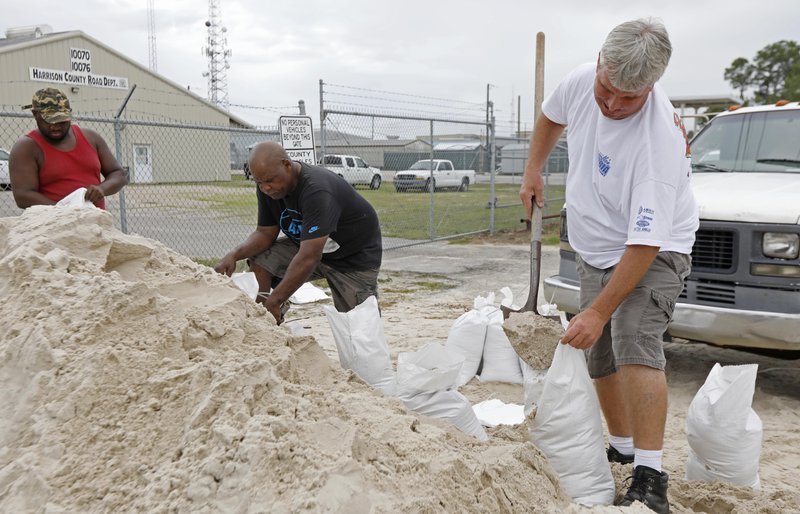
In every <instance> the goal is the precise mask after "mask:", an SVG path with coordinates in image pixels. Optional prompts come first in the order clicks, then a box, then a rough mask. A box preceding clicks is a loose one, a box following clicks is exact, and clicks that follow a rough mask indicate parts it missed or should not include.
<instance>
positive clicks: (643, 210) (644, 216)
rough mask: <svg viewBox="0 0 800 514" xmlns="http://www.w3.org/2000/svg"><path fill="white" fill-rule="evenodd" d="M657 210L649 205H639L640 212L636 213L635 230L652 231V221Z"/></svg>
mask: <svg viewBox="0 0 800 514" xmlns="http://www.w3.org/2000/svg"><path fill="white" fill-rule="evenodd" d="M654 214H655V211H654V210H653V209H650V208H648V207H642V206H639V212H638V213H637V215H636V227H634V229H633V231H634V232H650V231H651V230H650V222H651V221H653V215H654Z"/></svg>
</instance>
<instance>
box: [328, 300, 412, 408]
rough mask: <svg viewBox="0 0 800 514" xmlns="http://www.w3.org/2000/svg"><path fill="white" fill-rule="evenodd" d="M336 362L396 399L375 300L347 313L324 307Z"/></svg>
mask: <svg viewBox="0 0 800 514" xmlns="http://www.w3.org/2000/svg"><path fill="white" fill-rule="evenodd" d="M323 308H324V310H325V315H326V316H327V318H328V323H329V324H330V326H331V331H332V332H333V340H334V342H335V343H336V351H337V352H338V354H339V362H340V363H341V365H342V367H343V368H344V369H350V370H353V371H355V372H356V373H357V374H358V376H360V377H361V378H362V379H363V380H364V381H365V382H367V383H368V384H369V385H371V386H373V387H375V388H377V389H380V390H381V391H383V393H384V394H385V395H387V396H394V395H395V388H396V383H395V373H394V370H393V369H392V361H391V358H390V356H389V346H388V345H387V344H386V337H385V336H384V334H383V322H382V320H381V317H380V312H379V311H378V300H377V299H376V298H375V297H374V296H370V297H369V298H367V299H366V300H364V301H363V302H362V303H361V304H360V305H357V306H356V307H355V308H353V309H352V310H351V311H349V312H338V311H337V310H336V309H335V308H334V307H332V306H330V305H325V306H324V307H323Z"/></svg>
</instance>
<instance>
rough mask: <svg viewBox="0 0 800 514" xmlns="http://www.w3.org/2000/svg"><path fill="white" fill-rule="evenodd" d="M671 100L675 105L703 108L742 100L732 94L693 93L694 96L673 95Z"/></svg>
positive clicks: (734, 103) (731, 103) (736, 102)
mask: <svg viewBox="0 0 800 514" xmlns="http://www.w3.org/2000/svg"><path fill="white" fill-rule="evenodd" d="M669 101H670V102H672V105H673V106H675V107H684V108H687V109H701V108H703V107H712V106H714V107H716V106H723V107H728V106H729V105H739V104H740V103H742V101H741V100H740V99H738V98H736V97H735V96H731V95H692V96H671V97H670V98H669Z"/></svg>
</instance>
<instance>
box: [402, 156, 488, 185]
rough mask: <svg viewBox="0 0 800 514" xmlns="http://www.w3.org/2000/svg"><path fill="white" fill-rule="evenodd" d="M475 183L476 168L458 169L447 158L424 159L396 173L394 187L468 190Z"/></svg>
mask: <svg viewBox="0 0 800 514" xmlns="http://www.w3.org/2000/svg"><path fill="white" fill-rule="evenodd" d="M431 168H432V169H433V173H432V175H433V176H431ZM474 183H475V170H457V169H455V167H454V166H453V163H452V162H451V161H448V160H447V159H433V160H431V159H422V160H421V161H417V162H415V163H414V164H412V165H411V167H410V168H408V169H407V170H403V171H398V172H397V173H395V174H394V188H395V190H397V191H399V192H404V191H410V190H414V189H419V190H422V191H436V190H437V189H442V188H447V187H450V188H455V189H457V190H459V191H467V190H469V186H470V184H474Z"/></svg>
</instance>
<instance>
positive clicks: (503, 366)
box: [480, 306, 522, 384]
mask: <svg viewBox="0 0 800 514" xmlns="http://www.w3.org/2000/svg"><path fill="white" fill-rule="evenodd" d="M482 312H484V314H486V315H487V316H488V317H489V325H488V326H487V327H486V341H485V342H484V343H483V368H482V369H481V375H480V379H481V382H508V383H510V384H522V370H521V369H520V367H519V356H518V355H517V352H516V351H515V350H514V347H513V346H511V341H509V340H508V336H506V333H505V332H504V331H503V312H502V311H501V310H500V308H499V307H494V306H493V307H484V308H483V309H482Z"/></svg>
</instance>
